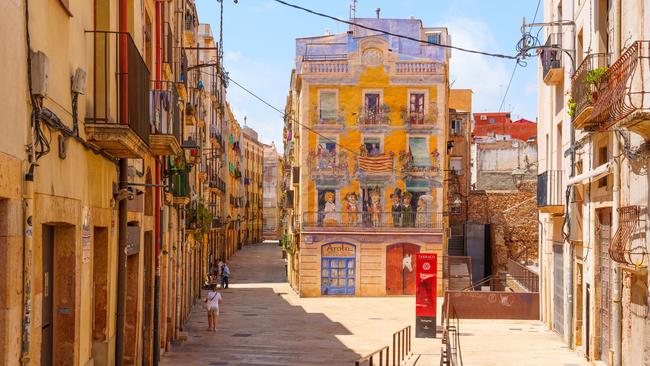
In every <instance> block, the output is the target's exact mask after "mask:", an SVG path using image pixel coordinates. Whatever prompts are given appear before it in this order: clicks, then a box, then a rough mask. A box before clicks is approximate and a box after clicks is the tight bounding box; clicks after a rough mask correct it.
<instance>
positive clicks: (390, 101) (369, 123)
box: [283, 18, 449, 296]
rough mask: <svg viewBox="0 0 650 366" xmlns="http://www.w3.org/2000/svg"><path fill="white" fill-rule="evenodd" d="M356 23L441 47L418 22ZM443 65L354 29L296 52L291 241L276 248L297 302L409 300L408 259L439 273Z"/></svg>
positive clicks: (438, 54)
mask: <svg viewBox="0 0 650 366" xmlns="http://www.w3.org/2000/svg"><path fill="white" fill-rule="evenodd" d="M355 22H357V23H360V24H366V25H369V26H372V27H376V28H379V29H384V30H387V31H388V30H390V31H392V32H397V33H400V34H405V35H409V36H411V37H415V38H418V39H426V40H430V41H432V42H443V43H445V42H448V41H449V38H448V35H447V30H446V29H445V28H427V27H424V26H423V25H422V22H421V21H420V20H418V19H365V18H356V19H355ZM448 58H449V52H448V51H447V50H446V49H444V48H442V47H438V46H434V45H427V44H422V43H420V42H417V41H409V40H404V39H400V40H397V39H396V38H395V37H393V36H387V35H384V34H380V33H377V32H371V31H367V30H365V29H362V28H358V27H355V26H350V28H349V30H348V31H347V32H345V33H339V34H331V35H324V36H316V37H307V38H298V39H297V40H296V69H295V70H296V71H295V72H294V73H293V74H292V79H291V91H290V96H289V100H288V101H287V104H288V105H287V109H288V112H289V113H288V116H289V117H287V118H288V120H287V121H285V122H286V125H285V152H286V153H289V154H293V155H294V156H292V157H290V158H288V159H287V160H288V161H289V162H290V163H291V164H292V167H293V168H292V170H291V176H292V182H291V185H292V187H293V193H290V194H292V195H293V197H292V198H293V200H294V202H293V210H292V211H293V220H291V221H292V223H291V226H292V229H291V232H293V233H295V232H297V231H299V241H298V242H295V241H292V240H295V239H296V236H295V235H294V237H293V239H287V241H286V242H284V241H283V245H285V247H287V248H290V249H289V252H290V254H291V255H290V256H291V257H292V258H291V260H289V264H288V265H297V266H298V268H297V270H296V269H291V271H293V272H292V273H298V276H297V278H296V279H297V283H296V281H295V279H294V280H292V281H293V283H292V284H293V286H294V287H295V288H297V289H298V291H299V293H300V295H301V296H329V295H354V296H385V295H404V294H414V291H415V272H414V268H413V266H412V264H413V263H414V262H413V260H414V256H415V254H417V253H437V254H438V258H439V261H440V263H442V255H443V247H444V243H445V239H444V230H443V228H444V222H443V215H442V211H443V210H444V207H445V204H444V188H443V187H444V177H443V174H442V171H443V170H444V168H441V166H443V164H444V163H445V161H446V160H445V157H446V150H447V149H446V147H447V135H446V128H447V123H448V98H449V96H448V86H447V82H448ZM286 153H285V158H286V157H287V156H286ZM289 192H291V190H290V191H289ZM296 192H297V193H296ZM289 200H290V199H289ZM438 268H439V271H440V273H442V265H440V266H439V267H438ZM290 277H291V276H290ZM440 277H442V276H440ZM441 288H442V287H441V286H439V290H441Z"/></svg>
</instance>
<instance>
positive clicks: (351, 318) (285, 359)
mask: <svg viewBox="0 0 650 366" xmlns="http://www.w3.org/2000/svg"><path fill="white" fill-rule="evenodd" d="M230 267H231V273H232V274H231V276H232V277H231V283H232V284H231V287H230V288H229V289H227V290H224V291H223V292H222V294H223V297H224V300H223V301H224V302H223V304H222V310H221V317H220V321H219V325H218V329H217V332H216V333H212V332H208V331H206V330H205V328H206V327H207V320H206V313H205V310H203V308H202V307H201V306H200V304H197V305H195V306H194V309H193V311H192V315H191V317H190V320H189V321H188V323H187V326H186V327H185V329H184V331H185V333H186V334H187V341H185V342H183V343H182V344H181V345H175V346H174V347H173V349H172V352H169V353H166V354H165V355H164V356H163V357H162V359H161V364H162V365H209V366H217V365H353V364H354V361H355V360H356V359H358V358H359V357H361V356H362V355H366V354H369V353H371V352H372V351H374V350H376V349H378V348H380V347H382V346H384V345H387V344H388V343H389V342H391V339H392V338H391V337H392V334H393V333H394V332H395V331H397V330H399V329H401V328H403V327H405V326H407V325H413V324H414V322H415V317H414V310H413V307H414V303H413V302H414V298H413V297H410V296H408V297H388V298H385V297H384V298H380V297H339V298H336V299H331V298H329V299H328V298H299V297H298V296H297V295H296V294H295V292H294V291H293V290H291V289H290V287H289V285H288V284H287V283H286V281H285V277H284V271H285V270H284V260H283V259H282V258H281V250H280V248H279V247H278V246H277V244H275V243H265V244H253V245H249V246H246V247H244V249H243V250H241V251H239V252H237V254H236V255H235V256H234V257H233V259H232V261H231V263H230ZM441 302H442V299H441V298H440V299H439V301H438V305H439V306H440V305H441ZM513 339H516V340H517V343H518V346H517V347H513V346H512V340H513ZM461 344H462V350H463V357H464V361H465V362H466V364H467V365H478V364H480V365H495V366H496V365H500V366H501V365H512V366H518V365H540V366H541V365H551V364H552V365H581V364H582V363H581V362H580V359H579V357H578V356H577V355H575V354H574V353H572V352H571V351H570V350H569V349H568V348H566V347H565V346H564V345H563V344H562V342H561V340H560V338H559V337H557V336H556V335H555V334H553V333H552V332H550V331H548V330H545V329H544V326H543V325H542V324H541V323H540V322H538V321H516V320H463V321H462V323H461ZM413 345H414V356H413V357H412V358H411V359H410V360H409V361H408V362H407V365H433V364H435V365H437V364H438V362H439V357H440V339H414V343H413Z"/></svg>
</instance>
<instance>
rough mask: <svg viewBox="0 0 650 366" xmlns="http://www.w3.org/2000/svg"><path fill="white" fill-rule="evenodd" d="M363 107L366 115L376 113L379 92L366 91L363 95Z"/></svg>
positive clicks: (377, 110)
mask: <svg viewBox="0 0 650 366" xmlns="http://www.w3.org/2000/svg"><path fill="white" fill-rule="evenodd" d="M364 99H365V104H364V106H365V108H366V113H367V114H368V115H376V114H377V113H378V112H379V94H378V93H367V94H366V95H365V98H364Z"/></svg>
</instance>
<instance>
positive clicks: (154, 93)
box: [149, 83, 182, 156]
mask: <svg viewBox="0 0 650 366" xmlns="http://www.w3.org/2000/svg"><path fill="white" fill-rule="evenodd" d="M156 84H159V86H160V85H161V84H162V83H156ZM165 84H166V83H165ZM154 87H155V86H154ZM149 94H150V98H149V102H150V115H151V117H152V118H151V121H152V124H153V127H154V130H155V133H153V134H151V135H150V136H149V148H150V149H151V152H152V153H154V154H155V155H161V156H165V155H177V154H179V153H180V152H181V151H182V149H181V145H180V141H181V126H180V119H179V118H178V116H177V115H176V114H178V113H179V111H178V106H177V103H176V102H177V101H178V94H176V90H175V88H173V87H166V88H159V89H153V90H151V91H150V92H149Z"/></svg>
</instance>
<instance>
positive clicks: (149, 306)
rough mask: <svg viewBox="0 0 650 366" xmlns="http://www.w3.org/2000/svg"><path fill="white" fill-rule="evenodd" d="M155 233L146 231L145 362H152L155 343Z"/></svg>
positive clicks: (143, 331) (143, 337)
mask: <svg viewBox="0 0 650 366" xmlns="http://www.w3.org/2000/svg"><path fill="white" fill-rule="evenodd" d="M152 249H153V233H152V231H145V232H144V266H143V267H144V301H143V302H142V306H143V309H142V314H143V322H142V323H143V324H142V340H143V342H142V343H143V346H142V347H143V350H142V355H143V364H145V365H148V364H151V363H152V356H153V353H152V352H153V344H152V342H151V340H152V337H153V333H152V332H153V295H154V294H153V290H154V283H153V282H154V263H153V255H152Z"/></svg>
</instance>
